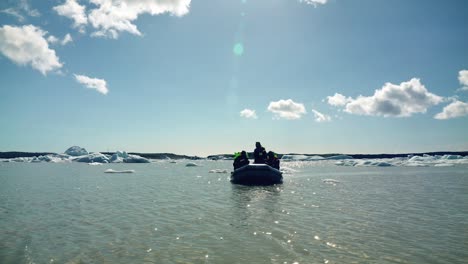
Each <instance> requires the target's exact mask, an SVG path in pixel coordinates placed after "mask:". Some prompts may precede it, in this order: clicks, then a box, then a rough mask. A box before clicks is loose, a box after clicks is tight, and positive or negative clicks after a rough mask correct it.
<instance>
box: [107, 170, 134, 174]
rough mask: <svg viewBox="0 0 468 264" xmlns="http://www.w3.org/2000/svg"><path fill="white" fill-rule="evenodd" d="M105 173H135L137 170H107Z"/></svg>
mask: <svg viewBox="0 0 468 264" xmlns="http://www.w3.org/2000/svg"><path fill="white" fill-rule="evenodd" d="M104 172H105V173H134V172H135V170H113V169H107V170H105V171H104Z"/></svg>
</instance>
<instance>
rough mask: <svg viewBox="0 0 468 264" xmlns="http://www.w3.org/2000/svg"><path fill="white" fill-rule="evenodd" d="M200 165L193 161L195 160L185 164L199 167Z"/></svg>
mask: <svg viewBox="0 0 468 264" xmlns="http://www.w3.org/2000/svg"><path fill="white" fill-rule="evenodd" d="M198 166H200V165H198V164H196V163H193V162H189V163H187V164H185V167H198Z"/></svg>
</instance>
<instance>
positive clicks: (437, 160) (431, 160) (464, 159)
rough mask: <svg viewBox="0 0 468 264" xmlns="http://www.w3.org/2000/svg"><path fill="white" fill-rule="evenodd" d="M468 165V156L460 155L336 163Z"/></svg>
mask: <svg viewBox="0 0 468 264" xmlns="http://www.w3.org/2000/svg"><path fill="white" fill-rule="evenodd" d="M458 164H468V156H460V155H443V156H441V155H434V156H432V155H426V154H424V155H422V156H413V155H410V156H408V157H406V158H389V159H349V160H340V161H337V162H335V165H338V166H354V167H392V166H397V167H451V166H455V165H458Z"/></svg>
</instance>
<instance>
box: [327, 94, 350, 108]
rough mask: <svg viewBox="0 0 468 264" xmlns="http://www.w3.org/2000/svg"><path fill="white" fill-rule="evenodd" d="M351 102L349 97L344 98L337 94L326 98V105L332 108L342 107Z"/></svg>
mask: <svg viewBox="0 0 468 264" xmlns="http://www.w3.org/2000/svg"><path fill="white" fill-rule="evenodd" d="M351 100H352V99H351V97H346V96H344V95H342V94H339V93H335V95H333V96H327V101H328V104H329V105H332V106H343V105H346V104H347V103H349V102H350V101H351Z"/></svg>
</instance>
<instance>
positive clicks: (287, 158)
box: [281, 154, 324, 161]
mask: <svg viewBox="0 0 468 264" xmlns="http://www.w3.org/2000/svg"><path fill="white" fill-rule="evenodd" d="M323 159H324V157H322V156H317V155H315V156H306V155H296V154H287V155H283V156H282V157H281V160H284V161H312V160H323Z"/></svg>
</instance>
